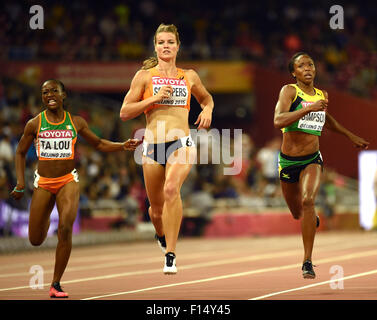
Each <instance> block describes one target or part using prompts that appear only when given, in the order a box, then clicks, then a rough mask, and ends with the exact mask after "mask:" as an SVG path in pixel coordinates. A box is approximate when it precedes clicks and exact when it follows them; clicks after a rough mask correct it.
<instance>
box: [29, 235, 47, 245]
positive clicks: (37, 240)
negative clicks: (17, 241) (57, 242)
mask: <svg viewBox="0 0 377 320" xmlns="http://www.w3.org/2000/svg"><path fill="white" fill-rule="evenodd" d="M45 238H46V237H45V236H43V235H37V236H36V235H30V234H29V242H30V244H31V245H32V246H34V247H39V246H40V245H41V244H42V243H43V241H44V240H45Z"/></svg>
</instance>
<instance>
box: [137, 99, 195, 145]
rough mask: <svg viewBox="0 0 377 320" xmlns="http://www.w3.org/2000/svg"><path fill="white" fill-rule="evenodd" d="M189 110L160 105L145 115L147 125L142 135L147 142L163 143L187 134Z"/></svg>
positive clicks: (188, 131) (188, 130)
mask: <svg viewBox="0 0 377 320" xmlns="http://www.w3.org/2000/svg"><path fill="white" fill-rule="evenodd" d="M188 115H189V111H188V110H187V109H186V108H182V107H171V106H161V107H158V108H156V109H152V110H151V111H149V112H148V113H147V115H146V120H147V125H146V133H145V136H144V139H145V141H147V142H148V143H163V142H169V141H174V140H177V139H179V138H182V137H185V136H188V135H189V134H190V128H189V125H188Z"/></svg>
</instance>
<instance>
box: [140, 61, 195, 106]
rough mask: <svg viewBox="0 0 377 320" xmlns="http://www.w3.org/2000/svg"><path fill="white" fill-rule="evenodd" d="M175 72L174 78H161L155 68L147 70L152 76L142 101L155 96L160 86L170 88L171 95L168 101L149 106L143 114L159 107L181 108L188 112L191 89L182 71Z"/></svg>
mask: <svg viewBox="0 0 377 320" xmlns="http://www.w3.org/2000/svg"><path fill="white" fill-rule="evenodd" d="M177 70H178V74H177V77H176V78H166V77H161V75H160V73H159V71H158V70H157V68H156V67H154V68H151V69H149V70H148V71H149V72H150V73H151V74H152V80H151V82H150V83H149V85H148V87H147V89H146V90H145V92H144V95H143V100H145V99H147V98H149V97H151V96H153V95H156V94H157V93H158V91H159V90H160V89H161V87H162V86H167V85H170V86H172V88H173V93H172V95H171V97H170V98H169V99H164V100H162V101H160V102H158V103H155V104H153V105H151V106H150V107H149V108H147V109H146V110H145V111H144V113H148V112H149V111H150V110H152V109H155V108H158V107H161V106H172V107H182V108H186V109H187V110H189V111H190V99H191V87H190V84H189V82H188V80H187V78H186V74H185V72H184V71H183V69H177Z"/></svg>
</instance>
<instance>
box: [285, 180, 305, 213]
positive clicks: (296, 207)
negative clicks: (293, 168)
mask: <svg viewBox="0 0 377 320" xmlns="http://www.w3.org/2000/svg"><path fill="white" fill-rule="evenodd" d="M280 184H281V190H282V192H283V196H284V199H285V201H286V203H287V205H288V208H289V210H290V211H291V213H292V214H293V215H294V216H296V215H297V216H299V215H300V212H301V204H302V200H301V190H300V183H299V182H295V183H288V182H284V181H280Z"/></svg>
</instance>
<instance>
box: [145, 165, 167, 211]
mask: <svg viewBox="0 0 377 320" xmlns="http://www.w3.org/2000/svg"><path fill="white" fill-rule="evenodd" d="M143 175H144V184H145V189H146V192H147V195H148V199H149V202H150V203H151V205H152V206H158V205H159V206H161V207H162V206H163V204H164V192H163V191H164V183H165V168H164V167H163V166H162V165H160V164H158V163H157V162H154V163H145V162H144V163H143Z"/></svg>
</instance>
